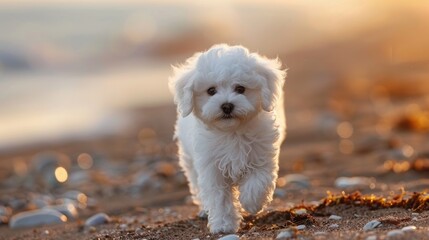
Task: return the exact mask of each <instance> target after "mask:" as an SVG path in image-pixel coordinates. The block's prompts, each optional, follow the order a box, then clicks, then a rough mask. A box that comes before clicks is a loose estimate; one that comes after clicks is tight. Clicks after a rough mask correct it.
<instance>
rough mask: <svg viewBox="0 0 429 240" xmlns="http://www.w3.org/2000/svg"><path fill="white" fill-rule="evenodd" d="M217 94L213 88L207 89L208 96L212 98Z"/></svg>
mask: <svg viewBox="0 0 429 240" xmlns="http://www.w3.org/2000/svg"><path fill="white" fill-rule="evenodd" d="M216 93H217V91H216V88H215V87H211V88H209V89H207V94H208V95H210V96H213V95H215V94H216Z"/></svg>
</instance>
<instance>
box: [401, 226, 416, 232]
mask: <svg viewBox="0 0 429 240" xmlns="http://www.w3.org/2000/svg"><path fill="white" fill-rule="evenodd" d="M401 230H402V231H403V232H412V231H416V230H417V227H416V226H406V227H403V228H402V229H401Z"/></svg>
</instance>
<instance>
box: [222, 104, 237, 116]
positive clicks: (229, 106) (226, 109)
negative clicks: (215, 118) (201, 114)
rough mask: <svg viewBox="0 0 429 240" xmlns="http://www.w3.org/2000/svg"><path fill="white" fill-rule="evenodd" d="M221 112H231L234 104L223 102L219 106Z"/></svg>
mask: <svg viewBox="0 0 429 240" xmlns="http://www.w3.org/2000/svg"><path fill="white" fill-rule="evenodd" d="M220 108H221V109H222V111H223V113H225V114H231V112H232V111H233V110H234V104H232V103H224V104H222V105H221V106H220Z"/></svg>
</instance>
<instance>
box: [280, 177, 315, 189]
mask: <svg viewBox="0 0 429 240" xmlns="http://www.w3.org/2000/svg"><path fill="white" fill-rule="evenodd" d="M284 178H285V183H286V185H295V186H299V187H302V188H309V187H310V185H311V184H310V181H309V180H308V177H307V176H304V175H302V174H288V175H286V176H284Z"/></svg>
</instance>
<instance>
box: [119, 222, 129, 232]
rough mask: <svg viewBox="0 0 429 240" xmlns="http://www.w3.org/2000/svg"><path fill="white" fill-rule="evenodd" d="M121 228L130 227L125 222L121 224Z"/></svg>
mask: <svg viewBox="0 0 429 240" xmlns="http://www.w3.org/2000/svg"><path fill="white" fill-rule="evenodd" d="M119 228H120V229H122V230H125V229H127V228H128V225H127V224H125V223H122V224H121V225H119Z"/></svg>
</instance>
